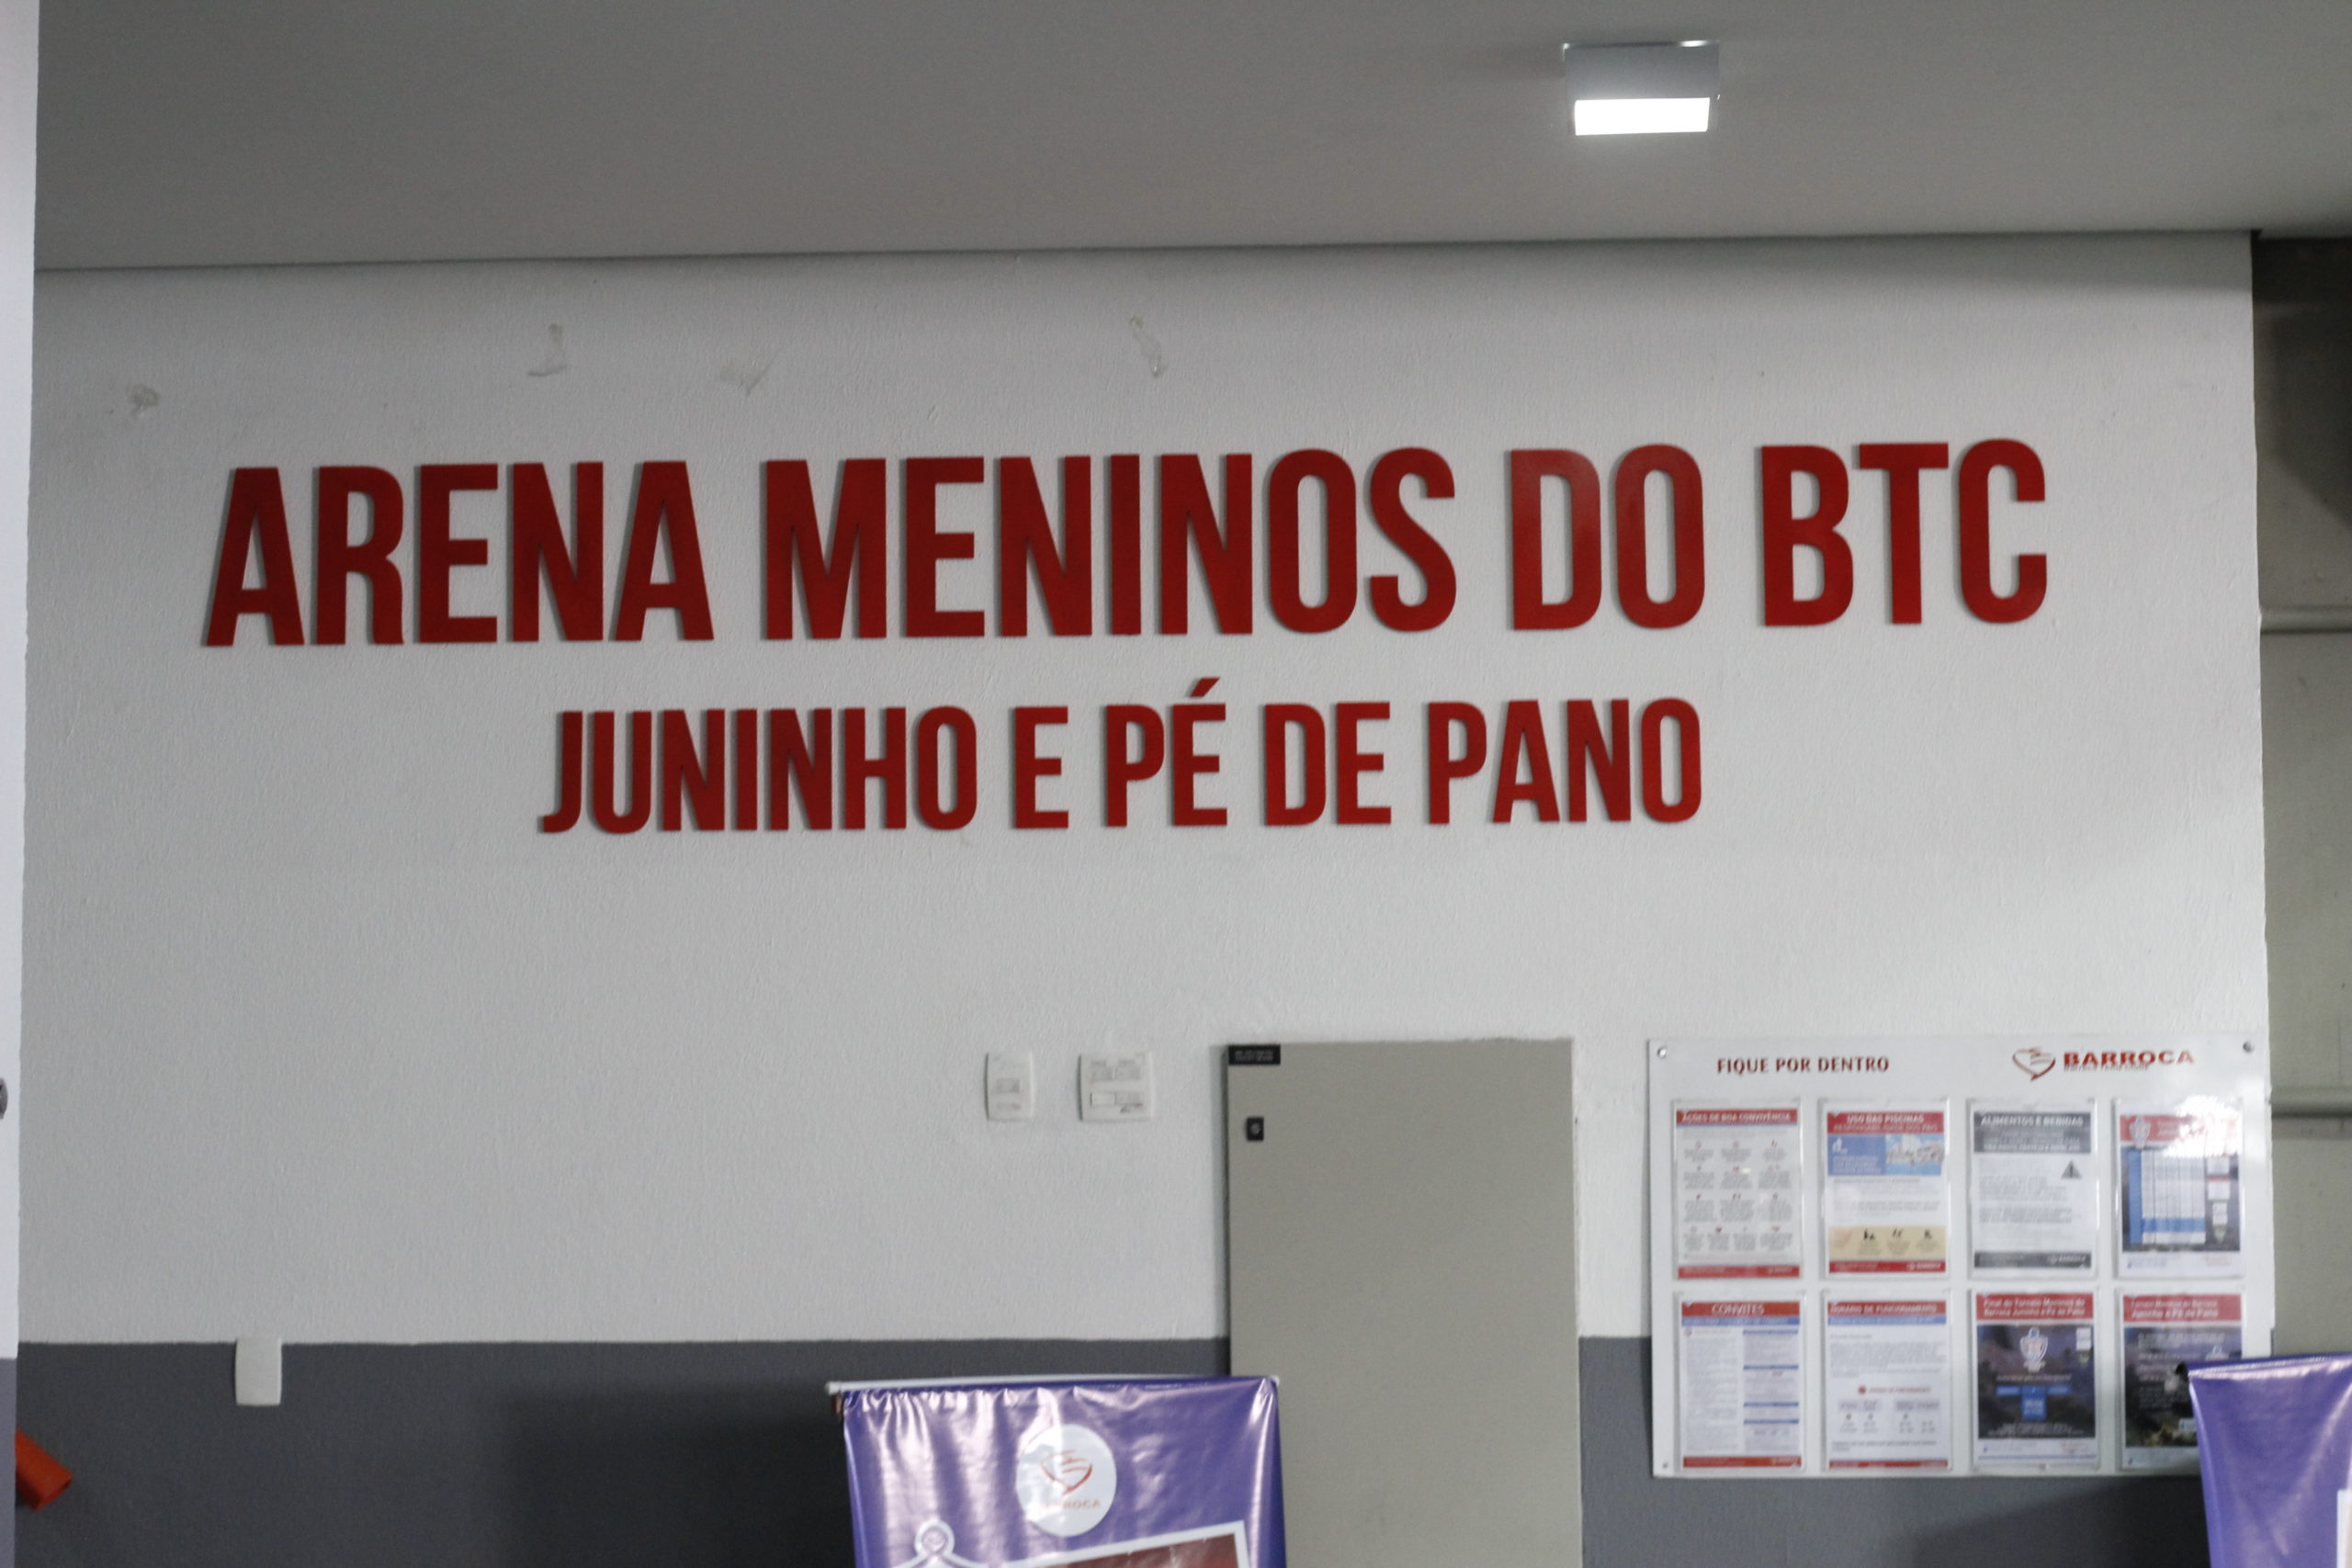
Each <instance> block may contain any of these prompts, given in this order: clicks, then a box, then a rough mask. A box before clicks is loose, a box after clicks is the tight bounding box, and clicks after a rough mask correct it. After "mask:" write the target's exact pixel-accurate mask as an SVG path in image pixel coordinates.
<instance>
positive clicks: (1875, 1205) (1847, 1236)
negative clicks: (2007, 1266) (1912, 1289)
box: [1821, 1104, 1951, 1274]
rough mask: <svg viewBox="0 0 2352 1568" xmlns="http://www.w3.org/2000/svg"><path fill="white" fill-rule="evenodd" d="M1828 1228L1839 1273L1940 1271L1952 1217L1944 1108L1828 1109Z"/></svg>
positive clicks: (1832, 1267) (1832, 1264) (1833, 1268)
mask: <svg viewBox="0 0 2352 1568" xmlns="http://www.w3.org/2000/svg"><path fill="white" fill-rule="evenodd" d="M1821 1134H1822V1141H1821V1146H1822V1151H1823V1164H1824V1168H1823V1171H1822V1182H1821V1208H1822V1224H1824V1225H1825V1226H1826V1229H1827V1232H1828V1235H1827V1241H1828V1247H1827V1257H1828V1259H1829V1271H1830V1272H1831V1273H1832V1274H1940V1273H1942V1272H1943V1271H1944V1237H1945V1235H1946V1234H1947V1233H1948V1231H1949V1229H1950V1225H1951V1189H1950V1187H1949V1186H1948V1185H1947V1184H1946V1183H1945V1180H1944V1170H1945V1158H1944V1154H1945V1150H1944V1108H1943V1107H1942V1106H1941V1105H1917V1106H1909V1107H1903V1108H1891V1107H1886V1106H1860V1105H1843V1106H1841V1105H1836V1104H1828V1105H1824V1106H1823V1107H1822V1110H1821Z"/></svg>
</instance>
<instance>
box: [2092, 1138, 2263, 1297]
mask: <svg viewBox="0 0 2352 1568" xmlns="http://www.w3.org/2000/svg"><path fill="white" fill-rule="evenodd" d="M2115 1147H2116V1156H2117V1158H2116V1164H2117V1169H2118V1172H2119V1175H2120V1180H2119V1182H2118V1187H2119V1189H2120V1193H2119V1196H2120V1201H2121V1204H2122V1256H2121V1269H2122V1271H2123V1273H2125V1274H2126V1275H2129V1276H2131V1277H2133V1278H2147V1277H2150V1276H2171V1277H2199V1276H2205V1277H2211V1276H2214V1275H2228V1274H2235V1273H2237V1272H2238V1270H2239V1269H2240V1267H2241V1263H2240V1258H2239V1251H2240V1242H2241V1236H2242V1235H2243V1233H2244V1230H2245V1198H2244V1194H2243V1190H2242V1184H2241V1173H2240V1170H2239V1162H2240V1160H2241V1159H2242V1157H2243V1155H2244V1151H2245V1119H2244V1117H2243V1116H2241V1115H2240V1113H2239V1111H2238V1108H2237V1107H2236V1106H2235V1105H2234V1104H2233V1103H2231V1102H2230V1101H2227V1100H2218V1099H2214V1098H2212V1097H2211V1096H2199V1097H2198V1098H2195V1099H2189V1100H2167V1101H2163V1102H2148V1101H2139V1102H2134V1101H2131V1100H2124V1101H2122V1102H2120V1103H2119V1104H2118V1105H2117V1107H2116V1114H2115Z"/></svg>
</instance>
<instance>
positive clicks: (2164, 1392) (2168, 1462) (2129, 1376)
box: [2123, 1291, 2245, 1470]
mask: <svg viewBox="0 0 2352 1568" xmlns="http://www.w3.org/2000/svg"><path fill="white" fill-rule="evenodd" d="M2244 1320H2245V1304H2244V1302H2243V1300H2242V1299H2241V1298H2240V1297H2238V1296H2236V1295H2234V1294H2231V1295H2187V1294H2181V1295H2158V1294H2155V1293H2154V1292H2142V1291H2126V1292H2124V1293H2123V1468H2124V1469H2126V1470H2186V1469H2192V1468H2194V1467H2195V1465H2196V1463H2197V1412H2196V1411H2195V1409H2194V1408H2192V1407H2191V1405H2190V1404H2189V1402H2188V1369H2189V1368H2191V1367H2193V1366H2195V1365H2197V1364H2198V1363H2199V1362H2200V1361H2234V1360H2236V1359H2238V1358H2239V1357H2241V1356H2243V1355H2245V1337H2244V1333H2243V1327H2242V1325H2243V1323H2244Z"/></svg>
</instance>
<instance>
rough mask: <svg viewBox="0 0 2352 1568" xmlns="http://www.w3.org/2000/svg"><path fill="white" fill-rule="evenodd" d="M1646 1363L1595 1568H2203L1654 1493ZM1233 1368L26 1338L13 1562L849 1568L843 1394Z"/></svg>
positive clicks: (1641, 1359)
mask: <svg viewBox="0 0 2352 1568" xmlns="http://www.w3.org/2000/svg"><path fill="white" fill-rule="evenodd" d="M1648 1354H1649V1347H1648V1341H1646V1340H1645V1339H1588V1340H1586V1341H1585V1342H1584V1344H1583V1347H1582V1358H1581V1359H1582V1365H1583V1378H1584V1488H1585V1494H1584V1495H1585V1562H1586V1563H1587V1564H1588V1565H1589V1568H1705V1565H1707V1564H1715V1563H1722V1562H1732V1561H1736V1562H1746V1563H1752V1564H1755V1565H1757V1568H1864V1565H1869V1568H1963V1565H1965V1568H1981V1565H1982V1564H1985V1563H1988V1562H1990V1563H1998V1564H2000V1565H2001V1568H2109V1565H2112V1568H2200V1565H2202V1564H2204V1562H2206V1554H2205V1520H2204V1511H2203V1506H2202V1503H2201V1500H2200V1498H2199V1493H2198V1488H2197V1483H2196V1482H2195V1481H2194V1480H2161V1481H2119V1480H2105V1481H2094V1480H2083V1481H2030V1480H1977V1481H1967V1482H1951V1481H1902V1480H1884V1481H1855V1482H1826V1481H1757V1482H1713V1481H1660V1480H1658V1479H1657V1478H1656V1477H1654V1476H1652V1475H1651V1474H1650V1472H1649V1408H1648V1406H1649V1398H1648V1390H1649V1366H1648ZM1223 1360H1224V1347H1223V1346H1222V1344H1221V1343H1219V1342H1217V1341H1215V1340H1159V1341H1143V1342H1136V1343H1105V1342H1099V1341H1014V1340H981V1341H967V1342H922V1343H911V1344H887V1343H883V1344H877V1343H867V1342H851V1343H841V1344H748V1345H644V1344H636V1345H422V1346H391V1345H384V1346H376V1345H299V1346H293V1347H289V1348H288V1350H287V1352H286V1403H285V1404H284V1405H282V1406H281V1407H279V1408H277V1409H274V1410H244V1409H240V1408H238V1406H237V1405H236V1404H234V1402H233V1399H232V1366H233V1355H232V1351H231V1350H230V1348H229V1347H227V1346H225V1345H27V1346H26V1347H24V1350H23V1358H22V1360H21V1362H20V1363H19V1364H18V1366H17V1369H15V1371H17V1379H18V1383H19V1389H20V1400H21V1410H20V1414H19V1417H18V1419H19V1422H20V1424H21V1425H22V1426H23V1427H25V1429H26V1430H27V1431H28V1432H30V1433H31V1434H32V1435H33V1436H34V1437H35V1438H37V1439H38V1440H39V1441H40V1442H41V1443H42V1444H44V1445H45V1446H47V1447H48V1448H49V1449H50V1450H51V1451H52V1452H54V1453H55V1454H56V1455H57V1456H58V1457H59V1458H60V1459H61V1460H62V1461H64V1462H65V1463H66V1464H68V1465H70V1466H72V1467H73V1468H74V1472H75V1480H74V1486H73V1489H72V1490H71V1491H69V1492H67V1493H66V1494H65V1495H64V1496H63V1497H62V1498H60V1499H59V1500H58V1501H57V1502H56V1503H55V1504H54V1505H52V1506H51V1507H49V1508H48V1509H46V1510H44V1511H43V1512H41V1513H40V1514H32V1513H28V1512H27V1511H25V1510H24V1509H21V1508H20V1509H18V1510H17V1551H18V1554H19V1555H18V1558H17V1561H18V1562H22V1563H24V1564H25V1568H67V1565H72V1568H99V1565H104V1568H148V1565H151V1564H153V1565H166V1564H168V1565H171V1568H216V1565H217V1568H232V1565H233V1568H254V1565H257V1564H277V1563H288V1564H291V1563H313V1562H333V1563H335V1564H337V1565H338V1568H374V1565H377V1564H383V1565H386V1568H390V1565H392V1564H400V1565H401V1568H408V1565H411V1564H418V1563H431V1564H434V1565H435V1568H475V1565H480V1568H605V1565H607V1564H610V1565H614V1568H618V1565H621V1564H628V1565H630V1568H638V1565H640V1564H662V1565H663V1568H673V1565H674V1568H703V1565H706V1564H707V1565H711V1568H735V1565H738V1564H746V1565H748V1564H752V1563H758V1564H763V1565H766V1568H794V1565H800V1564H806V1565H809V1568H846V1565H847V1564H848V1563H849V1562H850V1544H849V1529H848V1522H847V1517H846V1515H847V1509H848V1496H847V1489H846V1482H845V1480H844V1477H843V1469H842V1443H841V1427H840V1424H839V1423H838V1422H837V1421H836V1420H835V1419H834V1417H833V1414H832V1411H831V1406H830V1405H829V1404H828V1403H827V1401H826V1399H825V1395H824V1392H823V1385H824V1383H825V1382H826V1381H827V1380H829V1379H857V1378H896V1377H950V1376H964V1375H1008V1376H1010V1375H1017V1374H1021V1373H1029V1372H1050V1371H1134V1372H1215V1371H1221V1370H1222V1363H1223ZM0 1568H5V1564H4V1563H0ZM1300 1568H1329V1565H1318V1564H1313V1563H1302V1564H1300Z"/></svg>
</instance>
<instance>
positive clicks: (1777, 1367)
mask: <svg viewBox="0 0 2352 1568" xmlns="http://www.w3.org/2000/svg"><path fill="white" fill-rule="evenodd" d="M1680 1305H1681V1309H1682V1311H1681V1326H1682V1332H1681V1342H1680V1344H1679V1346H1677V1347H1676V1349H1677V1352H1678V1354H1679V1365H1680V1368H1681V1392H1682V1397H1681V1425H1680V1427H1679V1428H1678V1430H1679V1438H1680V1451H1681V1463H1682V1468H1683V1469H1685V1470H1794V1469H1797V1468H1798V1467H1799V1466H1800V1465H1802V1464H1803V1463H1804V1387H1805V1378H1804V1306H1803V1303H1799V1302H1793V1301H1781V1302H1724V1301H1707V1302H1702V1301H1689V1300H1685V1301H1683V1302H1682V1303H1680Z"/></svg>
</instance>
